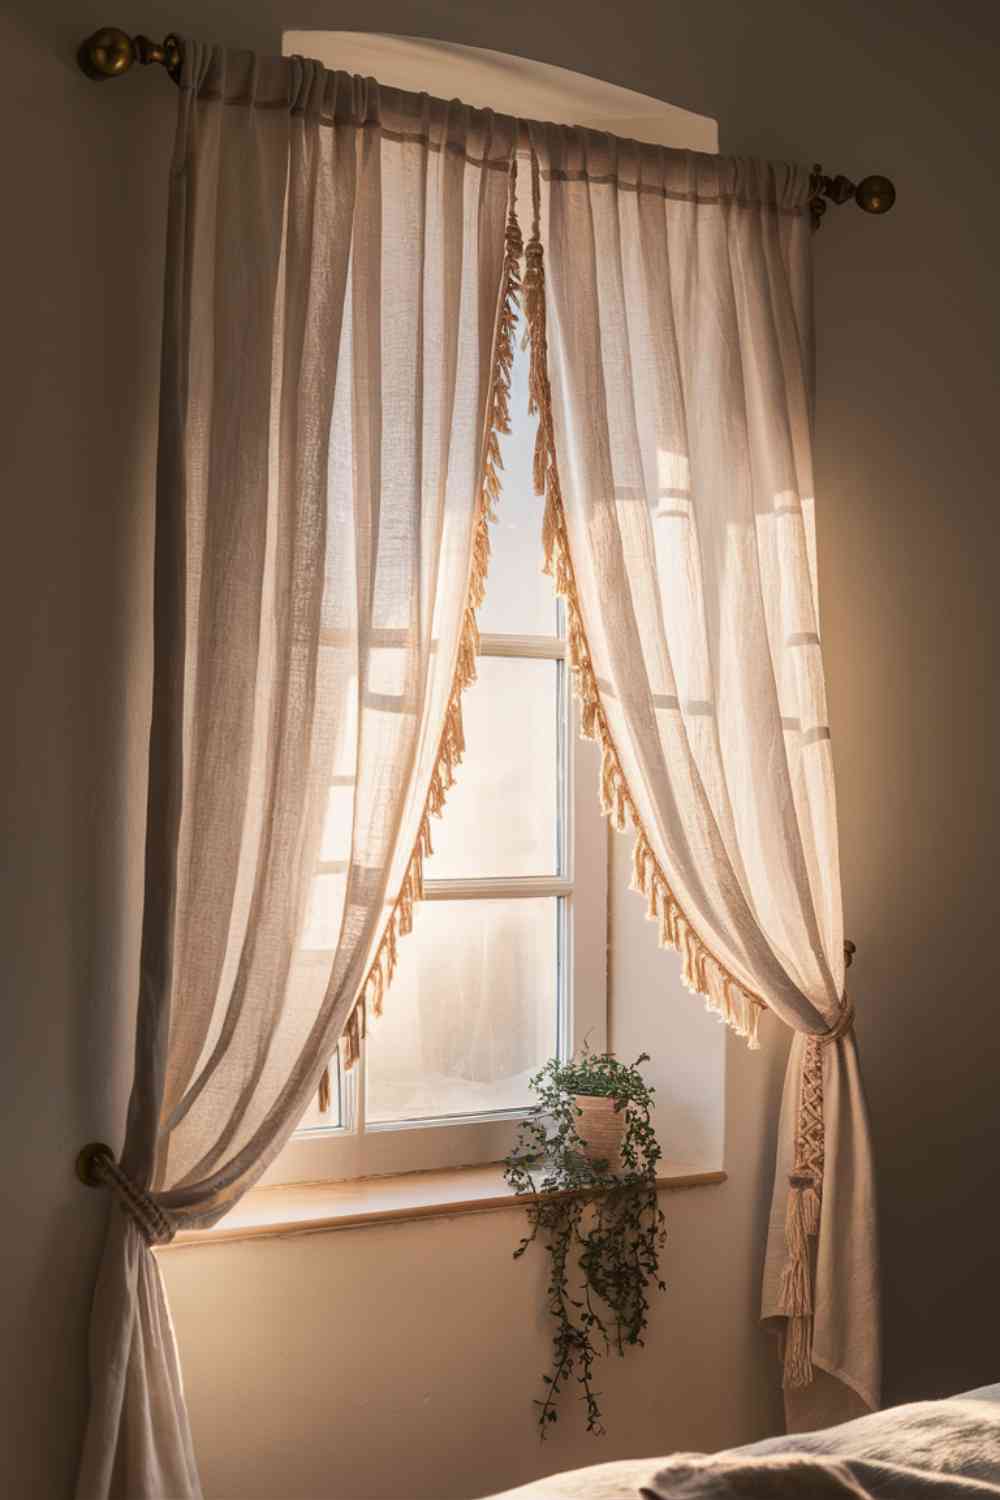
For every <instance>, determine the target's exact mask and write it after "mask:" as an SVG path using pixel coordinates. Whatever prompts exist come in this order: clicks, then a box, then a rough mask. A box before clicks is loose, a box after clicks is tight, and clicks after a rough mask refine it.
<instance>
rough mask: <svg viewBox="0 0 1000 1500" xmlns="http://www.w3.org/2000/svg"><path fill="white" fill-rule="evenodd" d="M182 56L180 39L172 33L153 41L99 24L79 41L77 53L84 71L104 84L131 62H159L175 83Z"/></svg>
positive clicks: (115, 27)
mask: <svg viewBox="0 0 1000 1500" xmlns="http://www.w3.org/2000/svg"><path fill="white" fill-rule="evenodd" d="M183 58H184V53H183V49H182V47H181V43H180V40H179V39H178V38H177V37H176V36H174V35H173V34H171V35H170V36H168V37H166V38H165V39H164V40H163V41H162V42H154V41H152V40H151V39H150V38H149V37H148V36H136V37H131V36H129V35H128V33H127V32H125V31H122V30H120V29H119V27H117V26H102V27H101V29H100V31H95V32H94V34H93V36H88V37H87V39H86V41H84V42H81V43H80V46H79V49H78V51H77V54H76V59H77V62H78V63H79V64H80V67H81V68H82V70H83V72H84V73H86V75H87V77H88V78H93V79H94V81H95V82H96V83H103V81H104V79H105V78H120V77H121V76H122V74H123V73H127V72H128V70H129V68H131V66H132V64H133V63H140V64H141V65H142V66H143V67H148V66H149V64H150V63H160V64H161V65H162V66H163V67H164V68H166V70H167V72H168V73H169V74H170V77H171V78H172V79H173V80H174V82H175V83H176V82H177V80H178V78H179V77H180V71H181V63H182V61H183Z"/></svg>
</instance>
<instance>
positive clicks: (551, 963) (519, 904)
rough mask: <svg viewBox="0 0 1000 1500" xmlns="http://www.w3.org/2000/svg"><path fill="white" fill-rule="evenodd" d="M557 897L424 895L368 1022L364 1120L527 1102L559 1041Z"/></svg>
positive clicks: (434, 1116)
mask: <svg viewBox="0 0 1000 1500" xmlns="http://www.w3.org/2000/svg"><path fill="white" fill-rule="evenodd" d="M558 904H559V903H558V901H557V899H556V898H554V897H553V898H536V897H528V898H525V899H523V900H500V901H425V902H424V903H423V905H422V906H421V907H420V910H419V912H418V913H417V916H416V919H415V921H414V927H413V932H412V934H411V936H409V937H408V938H407V939H406V941H405V942H404V943H401V944H400V947H399V969H398V971H397V974H396V978H395V979H394V981H393V985H392V990H391V991H390V994H389V995H388V996H387V998H386V1004H385V1012H384V1014H383V1015H382V1016H380V1017H378V1019H377V1020H373V1021H372V1022H371V1023H370V1024H369V1027H368V1040H367V1044H366V1064H365V1067H366V1077H367V1102H366V1117H367V1119H369V1120H372V1121H382V1122H385V1121H393V1120H422V1119H437V1118H441V1117H442V1116H447V1115H466V1114H475V1113H479V1112H485V1111H489V1110H499V1109H522V1108H524V1107H525V1106H526V1105H529V1104H531V1103H532V1098H531V1095H530V1091H529V1089H528V1080H529V1078H530V1077H531V1075H532V1074H533V1073H535V1072H537V1071H538V1069H539V1068H540V1067H541V1066H542V1064H543V1063H544V1062H545V1061H546V1059H547V1058H549V1057H551V1056H553V1054H554V1053H555V1051H556V1047H557V1035H556V1028H557V1019H556V1018H557V1004H556V999H557V967H558V957H557V955H558V947H557V918H558Z"/></svg>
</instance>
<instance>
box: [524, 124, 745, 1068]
mask: <svg viewBox="0 0 1000 1500" xmlns="http://www.w3.org/2000/svg"><path fill="white" fill-rule="evenodd" d="M531 191H532V229H531V238H530V240H529V241H528V244H527V246H526V247H525V274H524V308H525V318H526V324H527V327H526V330H525V339H526V341H527V343H528V345H529V347H530V350H531V362H530V369H529V393H530V394H529V411H530V412H531V414H532V415H537V417H538V430H537V433H536V436H535V452H534V463H533V477H534V484H535V491H536V493H537V494H538V495H539V497H540V498H542V499H544V501H545V510H544V514H543V520H542V545H543V551H544V558H545V562H544V571H545V572H546V573H547V574H549V575H550V576H551V577H552V578H553V579H554V582H555V590H556V593H557V595H558V596H559V597H560V598H561V599H562V600H563V601H564V602H565V606H566V635H567V657H568V660H569V664H570V668H571V670H572V674H573V685H574V691H575V694H576V697H577V699H578V700H579V703H580V733H581V735H582V736H583V738H584V739H588V740H595V741H596V742H597V744H598V745H599V746H600V749H601V772H600V797H601V811H602V812H603V814H604V816H605V817H606V818H608V819H609V820H610V822H611V823H612V825H613V826H614V827H615V828H616V829H618V831H619V832H625V831H626V830H627V829H628V828H629V826H630V825H631V827H632V829H633V831H634V832H635V836H636V842H635V847H634V850H633V861H632V882H631V885H632V889H633V890H634V891H637V892H639V893H640V894H641V895H644V896H645V897H646V915H647V918H648V919H649V920H650V921H651V922H655V923H656V924H657V933H658V940H659V945H660V947H661V948H673V949H675V950H676V951H677V953H679V954H680V958H681V980H682V982H683V984H684V985H685V987H686V988H687V989H688V990H690V991H691V992H692V993H693V994H697V995H700V996H701V997H702V998H703V999H704V1001H705V1005H706V1007H707V1009H708V1010H710V1011H712V1012H713V1013H714V1014H715V1015H717V1016H718V1017H719V1019H720V1020H721V1021H724V1022H725V1023H726V1024H727V1025H728V1026H730V1027H731V1028H732V1029H733V1030H734V1031H735V1032H736V1033H737V1035H738V1036H742V1037H745V1038H746V1039H747V1042H748V1044H749V1046H750V1047H751V1049H756V1048H757V1047H759V1045H760V1042H759V1036H758V1030H759V1022H760V1014H761V1011H762V1010H764V1009H765V1008H766V1006H765V1002H764V1001H763V999H762V998H761V997H760V996H759V995H757V994H755V993H754V992H753V991H752V990H750V989H748V988H747V987H746V986H745V985H744V984H743V983H742V982H741V981H740V980H739V979H738V978H737V977H736V975H735V974H733V973H732V972H731V971H730V970H729V969H728V968H727V967H726V966H725V964H723V963H722V962H721V961H720V960H719V959H718V958H717V957H716V956H715V955H714V954H713V953H712V952H711V950H710V949H709V948H708V947H707V946H706V944H705V943H704V942H703V941H702V939H701V937H700V936H699V935H698V933H697V932H696V930H695V928H694V926H693V924H692V923H691V922H690V920H689V919H688V918H687V916H686V915H685V913H684V911H683V910H682V908H681V905H680V903H679V902H678V900H677V898H676V896H675V895H674V892H673V890H672V888H671V886H670V883H669V881H668V880H667V877H666V874H665V873H664V870H663V867H662V865H661V864H660V862H659V861H658V860H657V858H656V856H655V855H654V853H653V850H652V846H651V844H650V841H649V838H648V837H647V835H646V832H645V829H644V827H643V823H642V819H641V817H640V814H639V811H638V808H637V806H636V803H635V799H634V798H633V796H632V794H631V792H630V791H629V787H628V783H627V780H626V776H625V772H624V769H623V767H622V762H621V759H620V757H619V754H618V750H617V748H616V746H615V741H614V737H613V735H612V733H611V728H610V725H609V723H608V717H607V714H606V713H605V710H604V706H603V704H602V702H601V697H600V691H599V689H598V686H597V676H596V673H595V671H594V666H593V660H592V656H591V651H590V645H589V642H588V639H587V633H586V630H585V628H584V624H583V615H582V612H581V609H580V600H579V593H578V589H577V580H576V572H575V569H574V566H573V560H572V557H571V554H570V545H569V533H568V528H567V521H566V509H565V505H564V502H563V494H562V486H561V484H560V479H559V465H558V461H557V456H556V440H555V424H554V418H553V403H552V388H551V384H550V380H549V357H548V328H547V310H546V290H545V263H544V254H543V249H542V241H541V174H540V171H539V167H538V160H537V157H536V156H535V154H534V153H532V160H531Z"/></svg>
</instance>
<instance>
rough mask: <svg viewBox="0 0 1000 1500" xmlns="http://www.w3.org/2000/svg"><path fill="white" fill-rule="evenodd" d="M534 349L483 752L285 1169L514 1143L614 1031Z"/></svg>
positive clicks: (485, 672)
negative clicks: (572, 1070)
mask: <svg viewBox="0 0 1000 1500" xmlns="http://www.w3.org/2000/svg"><path fill="white" fill-rule="evenodd" d="M527 363H528V356H527V354H526V353H525V352H524V351H522V350H521V349H520V341H518V348H517V352H516V355H515V361H514V371H513V388H512V401H511V416H512V426H513V432H512V433H511V435H510V436H509V437H507V438H506V439H504V440H503V460H504V489H503V497H502V499H501V501H500V504H499V505H498V507H497V521H496V523H495V525H494V526H493V527H492V533H491V540H492V550H493V556H492V562H491V565H490V575H489V582H488V585H487V594H486V600H485V603H484V605H483V607H482V609H481V610H480V613H479V626H480V633H481V645H480V659H479V664H478V681H477V682H476V683H475V684H474V686H473V687H471V688H470V689H469V690H468V691H467V693H466V694H465V696H464V699H463V716H464V721H465V738H466V752H465V758H464V761H463V764H462V766H461V767H460V769H459V771H458V781H457V784H456V785H455V786H454V787H453V788H452V790H451V792H450V793H449V796H448V802H447V806H446V807H445V811H444V816H443V818H441V819H435V820H434V822H433V828H432V832H433V837H434V853H433V855H432V856H431V857H430V858H428V859H427V860H426V861H425V866H424V900H423V902H422V903H420V905H419V906H418V908H417V909H416V911H415V913H414V924H413V932H412V933H411V934H410V935H409V936H407V937H405V938H404V939H403V940H402V941H401V942H400V945H399V967H398V970H397V973H396V977H395V979H394V981H393V983H392V985H391V987H390V989H389V991H388V993H387V995H386V999H385V1010H384V1014H383V1015H382V1016H381V1017H379V1018H378V1019H377V1020H374V1021H371V1022H370V1023H369V1026H368V1035H367V1038H366V1040H365V1042H364V1044H363V1047H362V1056H361V1060H360V1062H359V1063H358V1064H357V1066H356V1067H355V1068H353V1069H352V1070H351V1071H350V1072H349V1073H346V1072H343V1071H341V1069H340V1067H339V1061H338V1060H337V1059H335V1060H334V1067H333V1069H332V1072H333V1075H334V1076H333V1080H332V1083H333V1086H332V1089H331V1102H330V1108H329V1110H328V1111H327V1112H325V1113H320V1111H319V1108H318V1105H316V1104H314V1105H313V1106H311V1108H310V1109H309V1111H308V1112H307V1114H306V1116H305V1117H304V1118H303V1120H302V1123H301V1125H300V1128H299V1131H298V1132H297V1134H296V1136H295V1138H294V1139H293V1141H292V1142H291V1144H290V1145H289V1147H288V1148H286V1150H285V1152H283V1153H282V1157H281V1158H280V1160H279V1162H278V1163H277V1164H276V1168H277V1172H276V1173H275V1172H272V1173H270V1174H269V1179H270V1180H275V1177H276V1176H277V1177H278V1178H280V1179H282V1180H296V1179H319V1178H345V1177H354V1176H367V1175H371V1174H375V1173H383V1172H401V1171H407V1170H416V1169H420V1168H429V1167H442V1166H458V1165H469V1164H472V1163H475V1162H485V1161H496V1160H498V1159H499V1158H500V1157H502V1156H504V1155H505V1154H506V1152H507V1151H508V1150H509V1148H510V1145H511V1142H512V1140H513V1134H514V1128H515V1127H514V1123H513V1122H515V1121H516V1120H517V1119H518V1118H519V1117H520V1116H521V1115H523V1113H524V1111H525V1109H526V1108H527V1107H529V1105H530V1104H531V1093H530V1089H529V1087H528V1083H529V1079H530V1078H531V1075H532V1074H533V1073H535V1072H536V1071H537V1070H538V1068H540V1067H541V1066H542V1064H543V1063H544V1062H545V1061H546V1060H547V1059H548V1058H549V1057H551V1056H553V1055H554V1054H555V1053H557V1052H558V1053H560V1054H562V1055H563V1056H567V1055H569V1054H570V1053H571V1052H572V1051H573V1050H574V1049H575V1048H576V1047H578V1046H579V1045H580V1044H581V1043H582V1042H583V1040H584V1039H585V1038H586V1039H587V1040H588V1042H589V1044H590V1045H591V1046H594V1047H602V1046H604V1045H605V1041H606V1036H607V951H606V949H607V944H606V928H607V843H606V832H605V825H604V821H603V819H602V818H601V815H600V811H599V807H598V798H597V750H596V748H595V746H593V745H592V744H589V743H587V742H586V741H583V740H581V739H580V737H579V735H578V734H577V733H576V714H577V707H576V704H575V702H574V701H573V699H572V684H571V682H570V681H569V676H570V673H569V668H568V666H567V663H566V660H565V643H564V640H563V618H562V616H563V611H562V608H561V606H560V605H558V604H557V602H556V599H555V595H554V591H553V587H552V580H551V579H550V578H548V577H545V576H544V575H543V574H542V572H541V563H542V548H541V520H542V501H541V500H540V499H538V497H537V496H536V495H535V494H534V492H533V488H532V482H531V458H532V450H533V446H534V436H535V420H534V419H533V418H529V417H528V415H527V408H528V398H527Z"/></svg>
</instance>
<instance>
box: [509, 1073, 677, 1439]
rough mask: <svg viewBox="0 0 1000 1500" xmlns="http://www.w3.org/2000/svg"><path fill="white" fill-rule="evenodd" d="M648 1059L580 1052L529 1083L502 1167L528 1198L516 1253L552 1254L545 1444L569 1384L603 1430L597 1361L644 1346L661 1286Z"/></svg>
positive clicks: (542, 1413) (593, 1428) (590, 1421)
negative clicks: (526, 1107)
mask: <svg viewBox="0 0 1000 1500" xmlns="http://www.w3.org/2000/svg"><path fill="white" fill-rule="evenodd" d="M648 1061H649V1055H648V1053H645V1052H644V1053H642V1054H641V1055H640V1056H639V1057H638V1058H636V1060H635V1062H634V1063H631V1064H628V1063H623V1062H620V1061H619V1060H618V1059H617V1058H616V1057H615V1056H614V1055H613V1054H612V1053H610V1052H602V1053H592V1052H587V1051H585V1052H583V1053H582V1054H580V1055H579V1056H578V1057H576V1058H573V1059H571V1060H570V1061H569V1062H563V1061H560V1060H559V1059H558V1058H554V1059H552V1061H550V1062H548V1063H546V1065H545V1067H544V1068H542V1069H541V1071H540V1072H539V1073H537V1074H536V1075H535V1077H534V1078H533V1079H532V1080H531V1087H532V1090H533V1091H534V1093H535V1094H536V1095H537V1099H538V1103H537V1104H536V1105H535V1107H534V1108H533V1110H532V1112H531V1114H530V1115H529V1116H528V1117H527V1119H525V1120H524V1121H522V1123H521V1127H520V1130H519V1132H518V1138H517V1143H516V1145H515V1147H514V1150H513V1151H512V1153H511V1155H510V1156H509V1157H508V1158H507V1160H506V1163H505V1176H506V1179H507V1181H508V1182H509V1183H510V1185H511V1186H512V1187H513V1188H514V1190H515V1192H517V1193H518V1194H525V1195H530V1201H529V1202H528V1205H527V1212H528V1221H529V1230H528V1233H527V1234H526V1235H525V1236H524V1238H523V1239H522V1240H521V1242H520V1244H519V1245H518V1247H517V1249H516V1250H515V1251H514V1257H515V1259H517V1258H519V1257H520V1256H522V1255H524V1253H525V1252H526V1251H527V1249H528V1247H529V1246H530V1245H531V1244H533V1243H534V1241H535V1240H536V1239H538V1238H539V1237H541V1240H542V1242H543V1244H544V1247H545V1249H546V1251H547V1252H548V1255H549V1281H548V1288H547V1292H546V1297H547V1304H548V1309H549V1312H550V1313H551V1315H552V1319H553V1324H554V1327H553V1335H552V1373H551V1374H549V1375H543V1377H542V1379H543V1381H544V1384H545V1387H546V1389H545V1394H544V1397H543V1398H542V1399H541V1400H539V1401H536V1403H535V1404H536V1406H537V1408H538V1422H539V1431H540V1435H541V1437H543V1438H544V1437H545V1435H546V1430H547V1427H548V1425H549V1423H551V1422H555V1421H556V1420H557V1418H558V1406H557V1403H558V1398H559V1396H560V1395H561V1393H562V1391H563V1389H564V1387H565V1384H566V1382H567V1381H568V1380H570V1379H571V1378H575V1379H576V1380H577V1382H578V1383H579V1384H580V1386H581V1387H582V1397H581V1399H582V1400H583V1401H584V1402H585V1405H586V1411H587V1429H588V1431H590V1432H593V1433H597V1434H602V1433H603V1432H604V1430H605V1429H604V1425H603V1421H602V1416H601V1409H600V1404H599V1401H598V1396H597V1392H595V1390H594V1387H593V1381H592V1371H593V1365H594V1361H595V1360H596V1359H597V1357H598V1355H599V1354H601V1353H609V1352H610V1351H611V1350H612V1349H614V1350H615V1352H616V1353H618V1354H619V1355H623V1354H624V1353H625V1349H626V1347H627V1346H628V1345H630V1344H640V1345H641V1344H642V1343H643V1334H644V1332H645V1329H646V1325H647V1321H648V1311H649V1291H650V1287H651V1286H652V1287H654V1288H658V1289H659V1290H660V1291H664V1290H665V1284H664V1282H663V1281H662V1280H661V1279H660V1274H659V1252H660V1250H661V1249H662V1247H663V1244H664V1242H665V1239H666V1234H665V1229H664V1218H663V1213H662V1211H661V1210H660V1206H659V1202H658V1200H657V1194H656V1166H657V1163H658V1162H659V1160H660V1156H661V1152H660V1147H659V1145H658V1143H657V1140H656V1135H655V1133H654V1131H653V1127H652V1122H651V1118H650V1115H651V1110H652V1102H653V1094H654V1090H653V1089H652V1088H650V1087H649V1086H648V1085H647V1084H646V1082H645V1081H644V1079H643V1077H642V1074H641V1073H640V1072H639V1067H640V1065H641V1064H642V1063H644V1062H648Z"/></svg>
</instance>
